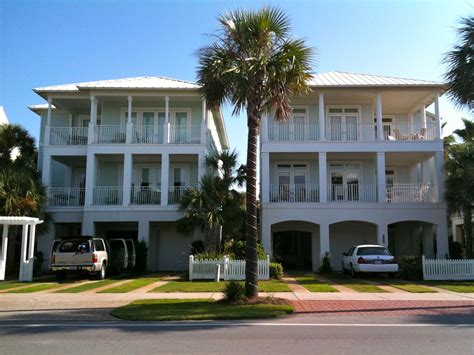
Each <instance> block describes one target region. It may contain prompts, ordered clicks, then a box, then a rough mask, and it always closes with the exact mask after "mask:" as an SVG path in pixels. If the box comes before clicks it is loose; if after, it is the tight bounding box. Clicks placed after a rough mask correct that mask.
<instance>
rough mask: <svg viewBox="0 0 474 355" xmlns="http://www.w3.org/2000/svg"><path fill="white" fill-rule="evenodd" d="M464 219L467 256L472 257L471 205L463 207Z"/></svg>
mask: <svg viewBox="0 0 474 355" xmlns="http://www.w3.org/2000/svg"><path fill="white" fill-rule="evenodd" d="M462 213H463V219H464V237H465V238H466V257H467V258H468V259H471V258H472V255H473V253H472V208H471V206H465V207H464V208H463V211H462Z"/></svg>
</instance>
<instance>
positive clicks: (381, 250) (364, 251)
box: [357, 247, 390, 255]
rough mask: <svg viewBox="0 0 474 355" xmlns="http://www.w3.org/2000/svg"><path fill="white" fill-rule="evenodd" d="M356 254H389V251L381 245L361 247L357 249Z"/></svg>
mask: <svg viewBox="0 0 474 355" xmlns="http://www.w3.org/2000/svg"><path fill="white" fill-rule="evenodd" d="M357 255H390V253H389V251H388V250H387V249H386V248H382V247H363V248H359V249H357Z"/></svg>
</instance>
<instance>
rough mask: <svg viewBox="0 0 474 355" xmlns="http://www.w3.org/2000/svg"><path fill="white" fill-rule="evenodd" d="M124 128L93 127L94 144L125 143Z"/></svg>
mask: <svg viewBox="0 0 474 355" xmlns="http://www.w3.org/2000/svg"><path fill="white" fill-rule="evenodd" d="M125 132H126V130H125V126H116V125H115V126H109V125H107V126H105V125H100V126H95V137H94V138H95V139H94V143H99V144H124V143H125V142H126V133H125Z"/></svg>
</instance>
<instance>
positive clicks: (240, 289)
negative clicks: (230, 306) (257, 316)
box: [224, 281, 245, 302]
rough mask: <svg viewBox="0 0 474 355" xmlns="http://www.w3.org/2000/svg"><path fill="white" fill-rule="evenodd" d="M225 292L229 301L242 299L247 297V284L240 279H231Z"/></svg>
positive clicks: (226, 285)
mask: <svg viewBox="0 0 474 355" xmlns="http://www.w3.org/2000/svg"><path fill="white" fill-rule="evenodd" d="M224 294H225V296H226V298H227V299H228V300H229V301H232V302H235V301H239V300H242V299H244V298H245V284H244V283H243V282H239V281H229V282H227V283H226V284H225V288H224Z"/></svg>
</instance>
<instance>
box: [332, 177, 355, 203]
mask: <svg viewBox="0 0 474 355" xmlns="http://www.w3.org/2000/svg"><path fill="white" fill-rule="evenodd" d="M359 187H360V172H359V171H332V172H331V200H332V201H335V202H338V201H340V202H343V201H359Z"/></svg>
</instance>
